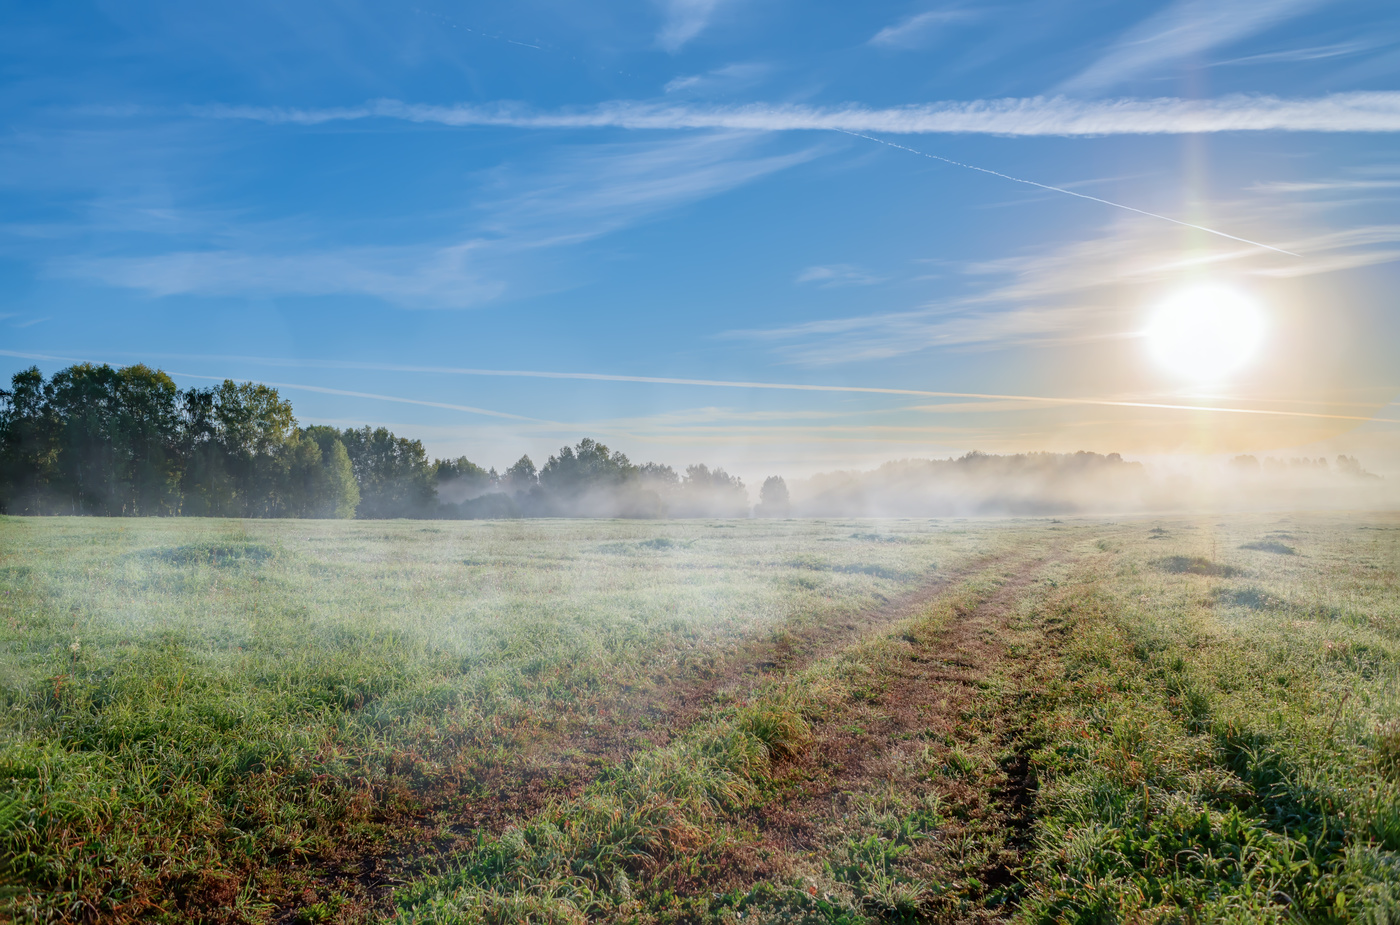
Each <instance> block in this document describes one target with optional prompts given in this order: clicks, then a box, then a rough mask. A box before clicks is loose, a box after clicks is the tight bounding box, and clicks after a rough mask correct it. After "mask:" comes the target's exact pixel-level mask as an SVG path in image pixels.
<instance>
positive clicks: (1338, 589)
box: [1022, 517, 1400, 922]
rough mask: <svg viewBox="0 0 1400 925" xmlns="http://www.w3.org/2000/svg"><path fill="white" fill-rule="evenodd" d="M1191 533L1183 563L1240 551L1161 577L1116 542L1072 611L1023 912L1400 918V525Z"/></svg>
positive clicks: (1077, 592) (1137, 549)
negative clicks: (1282, 544) (1287, 543)
mask: <svg viewBox="0 0 1400 925" xmlns="http://www.w3.org/2000/svg"><path fill="white" fill-rule="evenodd" d="M1182 526H1183V527H1184V528H1188V529H1182V530H1180V531H1173V532H1174V533H1179V534H1185V535H1186V538H1183V539H1180V540H1178V541H1177V542H1178V543H1179V544H1180V545H1181V546H1183V547H1185V548H1184V549H1183V550H1182V555H1179V556H1176V557H1174V559H1177V560H1185V561H1190V562H1198V561H1199V562H1209V560H1207V559H1205V558H1204V557H1201V556H1199V555H1198V554H1195V553H1196V551H1197V550H1200V549H1202V548H1204V547H1206V546H1207V545H1209V546H1211V547H1214V548H1216V549H1222V550H1223V549H1238V550H1239V552H1235V553H1231V554H1229V561H1228V562H1224V563H1220V564H1218V567H1215V568H1211V569H1204V568H1188V569H1165V570H1164V569H1161V568H1146V569H1145V568H1143V567H1142V566H1143V560H1144V558H1145V557H1146V556H1148V555H1155V554H1156V552H1157V551H1158V550H1159V549H1160V541H1159V542H1154V543H1152V544H1151V545H1150V546H1149V543H1148V542H1147V540H1148V539H1150V538H1149V537H1148V536H1147V535H1146V534H1144V533H1143V532H1141V531H1139V530H1137V529H1131V528H1119V529H1118V530H1116V531H1114V533H1113V540H1114V542H1113V547H1112V548H1113V549H1114V550H1117V551H1115V552H1111V553H1109V554H1108V555H1101V556H1098V557H1095V558H1094V560H1093V561H1091V562H1088V563H1086V567H1085V568H1083V569H1081V570H1080V571H1079V572H1078V573H1077V574H1076V575H1075V576H1074V580H1073V581H1072V583H1071V584H1070V585H1069V586H1068V587H1067V588H1066V589H1065V593H1064V594H1063V595H1062V596H1061V598H1060V600H1059V601H1058V602H1057V603H1056V605H1055V607H1054V608H1053V611H1052V612H1053V614H1054V617H1055V619H1056V621H1057V622H1060V623H1062V625H1064V626H1068V627H1070V628H1071V632H1070V633H1069V636H1068V641H1067V644H1066V645H1065V647H1064V652H1063V672H1062V673H1061V674H1060V675H1059V676H1058V677H1057V678H1056V680H1055V682H1054V684H1053V685H1052V686H1051V688H1050V689H1049V690H1047V691H1046V692H1045V703H1046V709H1045V710H1044V711H1043V712H1042V713H1041V715H1040V716H1039V717H1038V718H1037V721H1036V724H1035V732H1036V736H1037V740H1038V742H1039V743H1040V748H1039V750H1038V751H1037V753H1036V757H1035V762H1036V768H1037V771H1038V773H1039V775H1040V777H1041V780H1042V782H1043V788H1042V791H1041V794H1040V798H1039V805H1038V807H1037V808H1038V814H1039V822H1038V827H1037V846H1036V849H1035V851H1034V853H1033V855H1032V858H1031V861H1030V869H1032V870H1036V871H1039V872H1040V873H1039V875H1038V876H1037V877H1036V878H1035V887H1034V889H1033V891H1032V893H1031V896H1030V899H1029V900H1028V902H1027V903H1026V905H1025V907H1024V908H1023V910H1022V917H1023V918H1025V919H1027V920H1031V921H1044V922H1052V921H1054V922H1065V921H1071V922H1104V921H1163V922H1196V921H1236V922H1291V921H1308V922H1332V921H1335V922H1348V921H1364V922H1390V921H1396V920H1400V919H1397V917H1400V891H1397V889H1396V884H1397V883H1400V786H1397V780H1396V776H1395V772H1394V767H1395V764H1394V760H1393V757H1392V756H1393V755H1394V754H1395V751H1394V749H1395V745H1394V742H1395V729H1396V725H1397V720H1396V718H1397V716H1400V588H1397V582H1396V568H1397V565H1400V530H1396V529H1395V527H1394V522H1393V521H1392V522H1391V523H1390V524H1389V525H1388V526H1387V525H1386V524H1384V523H1382V524H1379V525H1377V524H1368V525H1366V526H1367V527H1377V529H1369V530H1367V531H1366V532H1362V531H1361V530H1357V529H1354V528H1352V527H1350V526H1347V525H1344V524H1341V523H1336V522H1331V523H1329V522H1326V521H1310V520H1309V519H1307V518H1301V517H1300V518H1295V519H1294V521H1293V523H1291V524H1290V536H1291V537H1293V538H1295V541H1296V543H1297V546H1298V549H1297V550H1294V549H1292V548H1284V549H1279V548H1276V547H1277V545H1278V544H1275V543H1272V542H1261V541H1256V540H1251V539H1248V538H1249V537H1250V536H1251V535H1253V536H1257V535H1259V534H1260V533H1263V532H1264V531H1265V530H1266V529H1267V525H1266V522H1264V521H1261V520H1260V519H1246V520H1243V522H1241V521H1231V522H1229V523H1226V524H1220V523H1196V524H1191V523H1186V524H1183V525H1182ZM1242 539H1243V540H1246V541H1245V542H1240V541H1241V540H1242ZM1295 552H1296V553H1297V554H1296V555H1294V553H1295ZM1281 553H1283V554H1281ZM1222 555H1223V554H1222ZM1149 561H1152V560H1149ZM1157 561H1159V562H1160V560H1157ZM1169 561H1172V560H1169ZM1224 579H1228V580H1224Z"/></svg>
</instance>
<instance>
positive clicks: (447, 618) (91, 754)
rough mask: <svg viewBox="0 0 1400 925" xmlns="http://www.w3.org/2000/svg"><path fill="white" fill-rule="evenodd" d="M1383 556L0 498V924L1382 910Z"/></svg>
mask: <svg viewBox="0 0 1400 925" xmlns="http://www.w3.org/2000/svg"><path fill="white" fill-rule="evenodd" d="M1397 569H1400V520H1396V519H1394V518H1389V519H1387V518H1385V517H1373V518H1372V519H1371V520H1369V521H1360V520H1357V519H1353V520H1342V519H1331V518H1324V517H1307V516H1303V515H1298V516H1294V517H1291V518H1287V519H1286V520H1283V521H1281V520H1280V518H1278V517H1276V516H1272V517H1262V516H1231V517H1229V518H1223V519H1222V518H1209V519H1205V518H1184V517H1183V518H1171V519H1161V520H1159V521H1152V522H1143V523H1138V522H1127V523H1123V522H1120V523H1106V522H1093V521H1067V522H1065V523H1058V522H1057V523H1053V524H1047V523H1045V522H1043V521H1040V522H1029V521H1028V522H988V523H980V524H968V523H931V522H922V521H920V522H915V521H881V522H868V521H844V520H831V521H825V522H819V521H749V522H744V521H726V522H676V523H666V522H660V523H655V522H654V523H637V522H612V521H560V522H540V521H534V522H524V523H521V522H509V523H484V522H468V523H444V522H432V523H418V522H388V523H376V522H352V523H325V522H304V521H303V522H286V521H283V522H231V521H173V520H172V521H157V520H140V521H134V520H88V519H57V518H56V519H26V520H20V519H8V520H0V717H2V718H0V782H3V786H0V904H4V905H0V910H5V911H4V912H3V913H0V918H4V917H5V916H6V915H8V917H9V918H13V919H15V920H17V921H53V922H59V921H73V922H77V921H92V920H101V921H136V920H147V921H171V922H174V921H187V920H192V919H200V920H224V921H230V922H232V921H240V922H265V921H268V920H269V919H270V918H271V916H272V914H273V913H274V911H276V912H279V913H288V912H291V911H293V910H295V917H296V920H297V921H301V922H360V921H376V920H385V919H389V920H393V921H396V922H398V923H400V925H410V923H412V925H419V923H422V925H429V923H431V925H485V923H492V925H494V923H513V922H534V923H570V925H573V923H582V922H626V923H635V925H680V923H694V925H702V923H703V925H720V923H729V925H733V923H737V922H745V923H748V922H771V923H779V922H782V923H789V922H800V923H813V925H815V923H825V925H858V923H875V922H915V921H959V922H962V921H976V922H1000V921H1019V922H1025V923H1030V922H1083V923H1090V922H1094V923H1098V922H1164V923H1165V922H1180V923H1195V922H1217V921H1221V922H1261V923H1262V922H1302V921H1306V922H1363V923H1370V925H1381V923H1387V922H1392V921H1400V580H1398V579H1397ZM940 577H942V578H948V577H952V578H953V579H954V580H952V581H950V582H949V583H948V584H947V585H946V586H945V587H944V588H943V589H942V590H941V591H940V592H939V593H937V594H935V595H932V596H927V592H925V594H926V596H925V597H924V598H921V600H923V603H922V604H921V605H920V606H918V607H914V608H912V609H909V610H901V611H898V612H899V613H902V614H903V618H902V619H901V620H900V621H898V622H893V623H892V622H889V621H883V622H880V621H875V622H872V621H871V615H872V614H875V613H877V612H881V608H885V609H886V610H888V609H889V608H890V607H892V606H893V605H892V604H891V602H894V601H897V600H899V599H900V598H901V595H903V594H905V593H906V592H911V591H914V590H915V589H918V588H922V587H925V586H927V585H928V584H929V583H930V582H931V581H933V580H934V579H935V578H940ZM973 650H976V651H973ZM784 659H795V661H791V662H788V661H784ZM676 716H684V717H685V720H684V722H676V721H674V717H676ZM857 768H860V769H861V770H860V771H859V773H856V770H855V769H857ZM1017 794H1020V796H1018V795H1017ZM371 861H372V862H373V863H372V864H371V863H370V862H371ZM376 864H379V865H381V866H380V867H375V866H374V865H376ZM366 865H368V866H366ZM383 865H387V866H383ZM371 868H373V869H375V870H382V871H385V872H386V873H384V876H383V877H381V881H383V882H382V885H381V886H377V887H374V888H371V887H369V886H366V885H364V884H362V883H360V880H362V879H365V875H364V871H366V870H370V869H371ZM386 878H387V879H386Z"/></svg>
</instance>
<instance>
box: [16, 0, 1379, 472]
mask: <svg viewBox="0 0 1400 925" xmlns="http://www.w3.org/2000/svg"><path fill="white" fill-rule="evenodd" d="M5 20H6V24H7V25H6V28H5V30H4V31H3V33H0V48H2V49H3V53H2V54H3V57H0V81H3V85H2V86H0V107H3V111H4V117H5V118H4V129H3V130H4V133H5V134H4V143H3V145H0V350H3V351H4V352H3V354H2V355H0V365H3V369H0V372H3V374H4V375H5V376H6V377H8V376H9V375H10V374H12V373H13V372H14V371H16V370H18V369H20V368H23V367H25V366H28V365H30V364H31V363H35V362H37V363H38V364H39V365H40V366H41V368H43V369H44V370H45V371H46V372H52V371H54V370H56V369H58V368H60V367H61V366H63V365H65V364H66V363H67V362H69V361H70V360H71V359H85V360H95V361H107V362H112V363H114V364H117V363H130V362H137V361H145V362H149V363H152V364H155V365H159V366H161V367H163V368H165V369H167V370H168V371H170V372H172V374H175V375H176V378H177V381H179V382H180V383H181V384H182V385H195V384H203V383H206V382H209V381H211V380H213V379H222V378H223V377H226V376H227V377H233V378H238V379H248V378H251V379H258V380H261V381H267V382H273V383H278V384H279V385H280V386H281V387H282V389H283V391H284V394H285V395H287V396H288V397H289V398H291V399H292V400H293V402H294V404H295V407H296V409H297V412H298V416H299V417H300V418H301V420H302V421H303V422H308V423H312V422H315V423H321V422H329V423H337V424H356V423H363V422H367V423H375V424H379V423H382V424H386V425H388V426H390V427H392V428H393V429H394V430H396V431H397V432H399V433H401V434H406V435H410V436H416V437H421V438H423V439H424V441H425V442H426V443H427V445H428V447H429V450H430V452H432V453H433V454H434V455H441V456H447V455H457V454H461V453H465V454H467V455H469V456H470V457H471V458H473V459H474V460H477V461H479V462H481V463H482V464H484V465H496V466H503V465H506V464H509V463H510V462H511V461H513V460H514V459H515V458H516V457H517V456H518V455H519V454H520V453H521V452H527V451H528V452H530V453H531V454H532V455H534V456H535V457H536V458H537V459H538V458H540V457H542V456H544V455H546V454H547V453H548V452H549V450H550V449H552V448H556V447H558V446H559V445H561V444H562V443H565V442H570V443H572V442H574V441H575V440H577V439H578V438H579V437H582V436H585V435H591V436H595V437H599V438H601V439H603V440H604V441H605V442H607V443H609V444H610V445H613V446H615V447H618V448H621V449H623V450H624V451H626V452H628V453H629V455H631V456H632V457H633V458H634V459H636V460H639V461H640V460H645V459H657V460H660V461H664V462H669V463H672V464H675V465H682V466H683V465H685V464H687V463H690V462H696V461H701V460H704V461H707V462H710V463H712V464H716V463H717V464H722V465H727V466H729V467H730V468H731V469H732V470H735V471H739V472H741V473H743V474H744V475H745V476H747V477H748V478H749V479H750V480H754V479H760V478H762V477H763V476H764V475H766V474H769V473H770V472H774V471H776V472H783V473H787V474H803V473H806V472H811V471H815V470H819V469H831V468H841V467H848V466H858V465H867V464H870V463H872V462H875V461H879V460H882V459H887V458H893V457H903V456H919V455H946V454H948V453H961V452H965V451H967V450H971V449H982V450H987V451H1001V452H1005V451H1016V450H1039V449H1049V450H1074V449H1092V450H1098V451H1103V452H1110V451H1115V450H1116V451H1121V452H1124V453H1125V454H1130V455H1137V456H1153V455H1159V454H1180V453H1228V452H1239V451H1245V450H1251V451H1258V452H1276V453H1280V454H1282V455H1288V454H1289V453H1298V452H1303V451H1307V452H1314V451H1333V450H1335V451H1345V452H1359V453H1361V454H1362V455H1363V457H1369V458H1370V459H1372V460H1376V461H1382V460H1387V459H1389V460H1393V461H1394V462H1393V463H1391V464H1392V465H1400V453H1398V452H1397V446H1398V445H1400V424H1395V423H1388V420H1390V419H1395V420H1400V407H1397V406H1396V405H1394V404H1392V400H1393V399H1394V398H1395V397H1396V394H1397V393H1400V364H1397V363H1396V362H1395V357H1396V356H1400V312H1397V305H1396V296H1395V293H1396V292H1397V291H1400V285H1398V284H1400V272H1397V262H1396V261H1397V258H1400V213H1398V212H1397V205H1398V204H1400V158H1397V156H1396V153H1397V151H1398V150H1400V148H1397V146H1396V140H1397V135H1396V133H1397V132H1400V7H1396V6H1395V5H1394V4H1393V3H1382V2H1330V3H1321V2H1316V0H1271V2H1260V0H1211V2H1206V0H1176V2H1168V3H1152V4H1146V3H1095V2H1035V3H1020V2H1009V3H1001V4H947V3H941V4H940V3H873V4H844V3H830V4H828V3H815V2H807V3H796V2H785V0H637V2H629V3H595V4H577V3H552V2H544V0H527V2H518V3H513V4H508V5H507V4H491V5H488V4H481V5H476V6H473V5H467V4H443V3H435V2H431V0H424V2H421V3H416V4H413V5H403V4H387V3H385V4H369V3H359V2H348V0H347V2H339V3H323V4H314V5H313V4H287V3H278V4H272V3H259V2H245V3H241V4H225V5H223V6H220V7H210V6H205V5H198V4H182V3H173V2H171V3H141V2H127V3H121V4H116V3H109V4H103V3H98V4H79V3H70V4H62V5H59V4H31V3H26V4H7V5H6V11H5ZM891 143H892V144H893V145H899V146H903V147H894V146H892V144H891ZM907 149H914V150H912V151H911V150H907ZM915 152H924V153H926V154H933V155H937V156H939V157H942V158H947V159H949V160H951V161H956V162H958V164H962V165H970V167H977V168H982V170H981V171H979V170H974V169H970V167H969V166H957V165H955V164H952V163H949V162H948V161H944V160H936V159H933V158H930V157H925V156H920V154H919V153H915ZM985 171H994V172H995V173H996V174H1001V175H1004V176H997V175H993V174H992V173H987V172H985ZM1011 178H1016V179H1011ZM1017 179H1020V180H1027V179H1028V180H1033V181H1035V182H1037V183H1041V184H1045V186H1047V187H1055V188H1056V189H1047V188H1044V187H1038V186H1031V185H1027V184H1025V183H1020V182H1016V180H1017ZM1071 194H1078V195H1071ZM1086 196H1087V197H1094V199H1086V198H1083V197H1086ZM1095 200H1107V201H1108V202H1100V201H1095ZM1115 204H1116V205H1115ZM1118 206H1130V207H1131V208H1132V209H1135V210H1140V211H1129V210H1128V209H1124V208H1119V207H1118ZM1145 213H1150V214H1145ZM1182 223H1186V224H1182ZM1189 226H1195V227H1189ZM1215 232H1223V234H1217V233H1215ZM1226 235H1229V237H1227V236H1226ZM1240 239H1244V240H1240ZM1271 248H1274V249H1271ZM1280 251H1287V252H1288V253H1280ZM1201 284H1210V285H1221V286H1228V287H1231V288H1232V289H1233V290H1236V291H1239V292H1242V293H1245V294H1246V295H1247V296H1248V297H1249V298H1250V299H1252V300H1254V302H1256V303H1257V304H1258V305H1259V306H1261V307H1262V310H1263V312H1264V314H1265V316H1266V317H1267V322H1268V323H1267V337H1266V338H1265V341H1264V345H1263V347H1262V348H1261V349H1260V351H1259V354H1258V356H1256V357H1253V358H1252V359H1251V361H1250V362H1249V363H1248V364H1245V366H1244V367H1243V368H1242V369H1241V370H1240V371H1239V372H1238V374H1237V375H1234V376H1232V377H1230V378H1228V379H1225V380H1219V381H1212V382H1210V383H1209V384H1206V383H1202V382H1187V381H1181V380H1180V379H1176V378H1173V376H1172V375H1171V374H1170V373H1169V371H1167V370H1164V369H1162V368H1158V367H1157V366H1155V365H1154V364H1153V363H1152V362H1151V360H1150V358H1149V357H1148V355H1147V351H1146V350H1145V349H1144V339H1143V337H1142V331H1143V330H1144V329H1145V326H1146V325H1147V323H1148V320H1149V318H1150V317H1151V313H1152V311H1153V307H1154V306H1155V305H1157V304H1159V303H1161V302H1162V300H1163V299H1165V298H1167V297H1169V296H1170V295H1171V294H1172V293H1173V292H1177V291H1180V290H1182V288H1183V287H1191V286H1198V285H1201ZM500 372H539V373H546V374H549V375H544V376H535V375H529V376H525V375H497V374H495V373H500ZM483 373H491V374H483ZM559 374H587V376H588V377H587V378H561V377H560V376H559ZM201 377H204V378H201ZM609 377H612V378H609ZM656 380H692V381H688V382H679V381H656ZM695 380H705V381H707V382H709V383H726V384H701V383H699V382H696V381H695ZM742 383H762V384H765V385H774V384H777V385H789V386H793V388H755V387H750V386H746V385H742ZM812 386H818V387H820V388H815V389H814V388H811V387H812ZM932 393H939V394H932ZM949 393H953V394H949ZM1062 399H1072V400H1073V401H1063V400H1062ZM1163 405H1167V406H1172V407H1160V406H1163ZM1180 406H1186V408H1183V407H1180ZM1207 407H1210V408H1220V409H1232V410H1223V411H1222V410H1216V411H1206V410H1189V409H1192V408H1207ZM1258 411H1268V412H1270V413H1268V414H1257V413H1254V412H1258ZM1243 412H1249V413H1243ZM1373 417H1379V418H1382V419H1388V420H1383V421H1379V422H1374V421H1373V422H1367V419H1368V418H1373ZM1383 467H1384V466H1382V468H1383Z"/></svg>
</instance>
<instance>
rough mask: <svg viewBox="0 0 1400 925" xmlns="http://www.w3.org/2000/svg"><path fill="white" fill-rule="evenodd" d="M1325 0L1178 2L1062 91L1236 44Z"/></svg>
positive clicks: (1139, 27)
mask: <svg viewBox="0 0 1400 925" xmlns="http://www.w3.org/2000/svg"><path fill="white" fill-rule="evenodd" d="M1321 5H1322V0H1176V2H1174V3H1171V4H1169V5H1168V6H1167V7H1166V8H1164V9H1162V10H1160V11H1158V12H1157V13H1154V14H1153V15H1151V16H1149V17H1148V18H1147V19H1145V20H1143V21H1142V22H1141V23H1139V24H1138V25H1137V26H1135V27H1133V28H1132V29H1130V30H1129V31H1128V32H1127V34H1125V35H1124V36H1122V37H1121V38H1120V39H1119V40H1118V41H1117V42H1115V43H1114V44H1113V46H1112V47H1111V48H1110V49H1109V50H1108V52H1107V53H1106V54H1104V55H1103V57H1101V58H1099V59H1098V60H1097V61H1095V62H1094V63H1093V64H1091V65H1089V66H1088V67H1087V68H1085V69H1084V70H1083V71H1081V72H1080V73H1079V74H1078V75H1077V76H1075V77H1074V78H1072V79H1070V80H1069V81H1067V82H1066V83H1065V84H1064V85H1063V86H1062V88H1061V89H1063V90H1065V91H1067V92H1074V93H1079V92H1084V91H1093V90H1099V89H1102V88H1104V87H1109V86H1113V85H1114V84H1117V83H1121V82H1122V81H1125V80H1130V79H1132V78H1135V77H1139V76H1142V75H1143V74H1145V73H1147V72H1150V71H1152V70H1153V69H1155V68H1160V67H1163V66H1167V65H1171V64H1175V63H1177V62H1180V61H1182V60H1184V59H1186V58H1188V57H1190V56H1192V55H1197V54H1200V53H1201V52H1204V51H1209V50H1210V49H1212V48H1219V47H1222V46H1226V45H1230V44H1232V43H1234V42H1238V41H1240V40H1242V39H1245V38H1247V37H1249V36H1251V35H1255V34H1258V33H1260V32H1263V31H1264V30H1266V29H1268V28H1270V27H1272V26H1275V25H1277V24H1278V23H1280V22H1283V21H1284V20H1287V19H1291V18H1293V17H1295V16H1298V15H1301V14H1303V13H1306V12H1308V11H1310V10H1313V9H1315V8H1317V7H1319V6H1321Z"/></svg>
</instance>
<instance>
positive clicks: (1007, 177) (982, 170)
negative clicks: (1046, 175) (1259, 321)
mask: <svg viewBox="0 0 1400 925" xmlns="http://www.w3.org/2000/svg"><path fill="white" fill-rule="evenodd" d="M832 131H833V132H840V133H841V134H842V135H850V136H852V137H854V138H864V139H865V140H866V141H873V142H876V143H878V144H882V145H888V146H889V147H891V148H898V149H899V150H901V151H908V152H909V153H910V154H917V155H919V156H920V157H927V158H930V159H932V160H935V161H942V162H943V163H945V164H952V165H953V166H954V167H962V168H964V169H966V170H975V171H977V172H978V173H985V174H990V175H991V176H994V177H1001V178H1002V179H1003V180H1010V181H1011V182H1012V183H1024V184H1025V185H1027V186H1034V187H1036V188H1038V189H1043V190H1049V191H1050V192H1052V193H1064V194H1065V195H1066V196H1074V197H1075V198H1077V199H1087V200H1089V201H1090V202H1099V203H1102V204H1104V205H1106V206H1113V208H1115V209H1123V210H1125V211H1128V212H1136V213H1137V214H1138V215H1146V216H1147V217H1149V218H1158V219H1161V220H1162V221H1164V222H1171V223H1172V224H1173V225H1181V226H1182V227H1184V228H1194V229H1196V230H1197V231H1204V232H1207V233H1208V234H1213V235H1218V236H1220V237H1222V238H1229V239H1230V240H1231V241H1239V242H1240V243H1241V244H1248V245H1250V246H1252V247H1262V248H1263V249H1264V250H1267V251H1273V252H1274V253H1277V254H1287V255H1288V256H1289V257H1302V256H1303V255H1302V254H1295V253H1293V251H1286V250H1284V249H1283V248H1281V247H1274V246H1273V245H1272V244H1264V243H1263V242H1261V241H1251V240H1250V239H1249V238H1241V237H1239V236H1237V235H1233V234H1227V233H1225V232H1223V231H1219V230H1217V229H1215V228H1207V227H1206V226H1205V225H1196V224H1193V223H1192V222H1183V221H1182V220H1181V219H1179V218H1172V217H1171V216H1169V215H1160V214H1158V213H1156V212H1148V211H1147V210H1146V209H1138V208H1134V207H1133V206H1128V205H1124V204H1123V203H1121V202H1114V201H1113V200H1111V199H1100V198H1099V197H1098V196H1090V195H1088V194H1086V193H1076V192H1075V191H1074V190H1071V189H1065V188H1064V187H1063V186H1050V185H1049V184H1048V183H1037V182H1036V181H1034V180H1025V179H1022V178H1021V177H1013V176H1011V175H1010V174H1008V173H1001V172H1000V171H996V170H988V169H987V168H986V167H978V166H976V165H975V164H964V163H963V162H962V161H955V160H953V159H952V158H951V157H943V156H942V155H939V154H929V153H928V152H927V151H920V150H918V149H917V148H911V147H909V146H908V145H901V144H896V143H895V142H893V141H886V140H885V139H883V138H876V137H875V136H874V135H863V134H861V133H860V132H852V131H849V130H848V129H844V128H836V129H832Z"/></svg>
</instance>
